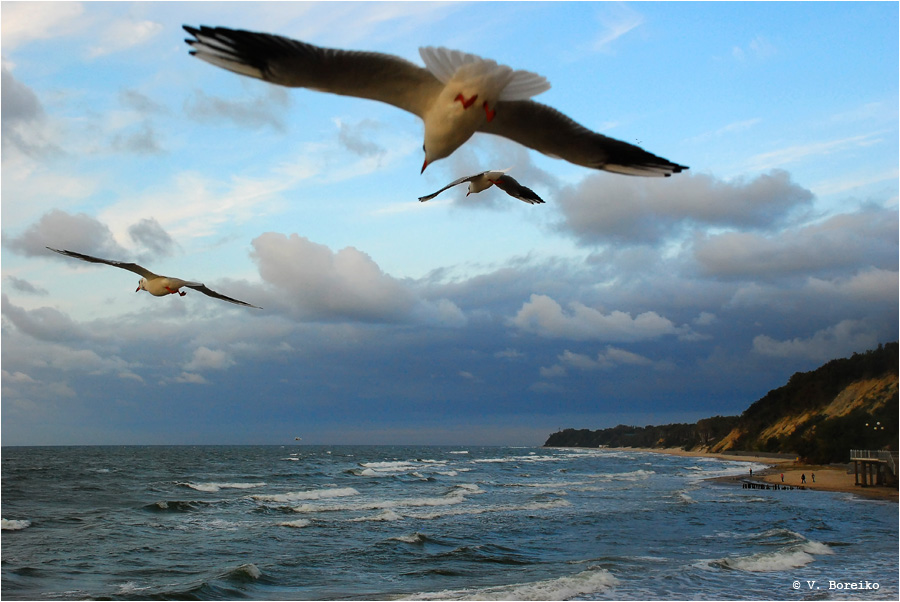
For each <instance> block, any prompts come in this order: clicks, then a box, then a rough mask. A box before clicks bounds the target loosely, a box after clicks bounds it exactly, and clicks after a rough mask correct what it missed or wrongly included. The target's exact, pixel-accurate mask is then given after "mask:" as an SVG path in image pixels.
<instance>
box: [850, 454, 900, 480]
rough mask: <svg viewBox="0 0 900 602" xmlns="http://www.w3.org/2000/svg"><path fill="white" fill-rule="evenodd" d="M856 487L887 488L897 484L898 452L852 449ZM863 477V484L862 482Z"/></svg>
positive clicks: (851, 456)
mask: <svg viewBox="0 0 900 602" xmlns="http://www.w3.org/2000/svg"><path fill="white" fill-rule="evenodd" d="M850 461H851V462H853V473H854V475H855V476H856V482H855V485H857V486H859V487H872V486H885V485H889V484H891V485H896V484H897V464H898V457H897V452H891V451H882V450H871V449H851V450H850ZM860 476H862V482H860Z"/></svg>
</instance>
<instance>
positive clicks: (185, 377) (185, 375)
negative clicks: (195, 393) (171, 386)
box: [173, 372, 209, 385]
mask: <svg viewBox="0 0 900 602" xmlns="http://www.w3.org/2000/svg"><path fill="white" fill-rule="evenodd" d="M173 380H174V381H175V382H176V383H186V384H191V385H208V384H209V381H207V380H206V379H205V378H203V376H202V375H200V374H195V373H193V372H182V373H181V374H179V375H178V376H176V377H175V378H174V379H173Z"/></svg>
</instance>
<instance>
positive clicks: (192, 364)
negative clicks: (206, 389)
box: [184, 347, 234, 372]
mask: <svg viewBox="0 0 900 602" xmlns="http://www.w3.org/2000/svg"><path fill="white" fill-rule="evenodd" d="M233 365H234V360H233V359H231V357H230V356H229V355H228V354H227V353H225V352H224V351H218V350H214V349H209V348H208V347H198V348H197V349H195V350H194V355H193V357H192V358H191V361H189V362H188V363H187V364H185V366H184V369H185V372H201V371H203V370H224V369H226V368H228V367H230V366H233Z"/></svg>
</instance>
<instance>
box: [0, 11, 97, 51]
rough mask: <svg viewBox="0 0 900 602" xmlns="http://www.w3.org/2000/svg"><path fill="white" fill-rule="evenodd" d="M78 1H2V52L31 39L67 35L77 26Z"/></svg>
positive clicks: (78, 22)
mask: <svg viewBox="0 0 900 602" xmlns="http://www.w3.org/2000/svg"><path fill="white" fill-rule="evenodd" d="M83 13H84V6H83V5H82V3H81V2H4V3H3V19H2V20H0V24H2V25H0V28H2V29H0V32H2V36H0V37H2V40H3V53H4V54H6V53H7V52H10V51H11V50H13V49H15V48H17V47H18V46H21V45H23V44H27V43H28V42H31V41H33V40H44V39H48V38H53V37H57V36H62V35H68V34H70V33H73V32H75V31H78V30H79V29H81V27H82V26H83V24H84V20H83V19H81V18H80V17H82V15H83Z"/></svg>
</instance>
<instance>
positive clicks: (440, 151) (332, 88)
mask: <svg viewBox="0 0 900 602" xmlns="http://www.w3.org/2000/svg"><path fill="white" fill-rule="evenodd" d="M183 27H184V29H185V31H187V32H188V33H189V34H190V35H192V36H193V38H192V39H191V38H189V39H185V42H186V43H187V44H188V45H190V46H191V51H190V53H191V54H192V55H193V56H195V57H197V58H199V59H202V60H204V61H206V62H208V63H210V64H212V65H216V66H218V67H221V68H223V69H227V70H229V71H233V72H234V73H238V74H241V75H246V76H248V77H255V78H257V79H261V80H263V81H267V82H270V83H273V84H278V85H281V86H288V87H300V88H310V89H312V90H318V91H320V92H330V93H332V94H341V95H344V96H355V97H359V98H368V99H370V100H378V101H381V102H385V103H388V104H390V105H393V106H395V107H398V108H400V109H403V110H405V111H409V112H410V113H413V114H414V115H416V116H418V117H419V118H421V119H422V121H424V123H425V136H424V144H423V149H424V151H425V161H424V163H423V164H422V171H423V172H424V171H425V168H426V167H428V165H429V164H431V163H433V162H434V161H437V160H439V159H443V158H445V157H448V156H450V154H452V153H453V151H455V150H456V149H457V148H459V147H460V146H461V145H462V144H463V143H464V142H466V141H467V140H468V139H469V138H470V137H471V136H472V134H474V133H475V132H485V133H488V134H494V135H497V136H503V137H504V138H509V139H510V140H513V141H515V142H518V143H520V144H523V145H524V146H527V147H528V148H531V149H534V150H536V151H539V152H541V153H544V154H545V155H549V156H551V157H556V158H560V159H564V160H566V161H569V162H570V163H574V164H576V165H582V166H584V167H589V168H593V169H603V170H606V171H610V172H614V173H619V174H626V175H636V176H670V175H672V174H673V173H679V172H681V171H682V170H685V169H688V167H687V166H684V165H678V164H677V163H672V162H671V161H669V160H667V159H663V158H662V157H658V156H656V155H654V154H652V153H649V152H647V151H645V150H643V149H642V148H640V147H638V146H635V145H633V144H629V143H628V142H623V141H621V140H616V139H614V138H609V137H607V136H604V135H603V134H598V133H597V132H593V131H591V130H589V129H588V128H586V127H584V126H582V125H580V124H578V123H576V122H575V121H573V120H572V119H570V118H569V117H567V116H566V115H564V114H562V113H560V112H559V111H557V110H556V109H553V108H551V107H548V106H546V105H543V104H540V103H537V102H534V101H533V100H530V98H531V97H532V96H535V95H537V94H540V93H541V92H544V91H546V90H548V89H549V88H550V83H549V82H548V81H547V79H546V78H544V77H542V76H540V75H538V74H536V73H532V72H530V71H522V70H513V69H512V68H511V67H508V66H506V65H499V64H497V63H496V62H495V61H492V60H490V59H484V58H481V57H479V56H477V55H474V54H469V53H465V52H461V51H458V50H449V49H447V48H443V47H437V48H436V47H432V46H427V47H422V48H419V55H420V56H421V58H422V60H423V62H424V63H425V67H424V68H423V67H419V66H418V65H415V64H413V63H411V62H409V61H407V60H405V59H403V58H401V57H398V56H394V55H390V54H383V53H378V52H365V51H353V50H341V49H336V48H322V47H320V46H314V45H312V44H308V43H306V42H301V41H299V40H292V39H290V38H286V37H282V36H278V35H273V34H268V33H258V32H252V31H245V30H237V29H229V28H226V27H207V26H205V25H201V26H200V27H199V29H198V28H196V27H191V26H189V25H184V26H183Z"/></svg>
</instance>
